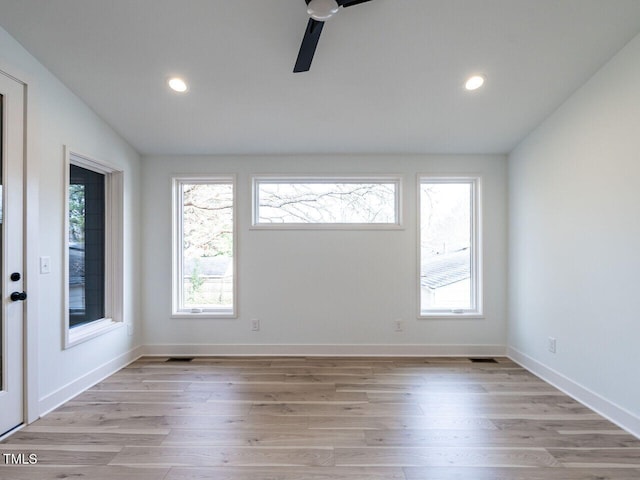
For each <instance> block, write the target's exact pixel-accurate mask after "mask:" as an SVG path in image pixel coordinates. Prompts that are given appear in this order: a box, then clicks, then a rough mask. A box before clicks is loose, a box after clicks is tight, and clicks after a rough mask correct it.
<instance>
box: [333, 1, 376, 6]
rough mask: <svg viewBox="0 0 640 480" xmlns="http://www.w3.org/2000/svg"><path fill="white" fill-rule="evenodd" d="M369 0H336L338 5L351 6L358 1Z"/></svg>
mask: <svg viewBox="0 0 640 480" xmlns="http://www.w3.org/2000/svg"><path fill="white" fill-rule="evenodd" d="M370 1H371V0H338V5H340V6H341V7H344V8H347V7H353V6H354V5H358V4H360V3H365V2H370Z"/></svg>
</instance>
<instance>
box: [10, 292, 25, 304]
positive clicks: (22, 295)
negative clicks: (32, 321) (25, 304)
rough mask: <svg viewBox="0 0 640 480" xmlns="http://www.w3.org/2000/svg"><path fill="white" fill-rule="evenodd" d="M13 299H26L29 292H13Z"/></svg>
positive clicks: (15, 300)
mask: <svg viewBox="0 0 640 480" xmlns="http://www.w3.org/2000/svg"><path fill="white" fill-rule="evenodd" d="M10 298H11V300H13V301H14V302H17V301H18V300H21V301H22V300H26V299H27V292H13V293H12V294H11V297H10Z"/></svg>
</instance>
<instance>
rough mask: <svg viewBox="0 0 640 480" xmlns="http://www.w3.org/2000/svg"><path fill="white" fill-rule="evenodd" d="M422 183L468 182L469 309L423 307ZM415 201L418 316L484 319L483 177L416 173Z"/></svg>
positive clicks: (426, 317) (425, 317) (427, 317)
mask: <svg viewBox="0 0 640 480" xmlns="http://www.w3.org/2000/svg"><path fill="white" fill-rule="evenodd" d="M424 183H451V184H460V183H467V184H470V185H471V205H470V209H471V303H472V308H469V309H432V310H423V309H422V299H421V288H422V285H421V276H422V251H421V245H422V238H421V236H422V224H421V222H422V211H421V209H422V198H421V196H422V188H421V187H422V184H424ZM416 197H417V204H418V209H417V211H418V218H417V223H416V225H417V229H416V230H417V235H418V242H417V247H418V251H417V258H418V261H417V280H418V281H417V287H418V294H417V300H418V318H424V319H434V318H484V314H483V303H484V302H483V293H482V292H483V273H482V272H483V270H482V252H483V249H482V177H481V176H480V175H465V174H462V175H460V174H443V175H437V174H419V175H418V177H417V184H416Z"/></svg>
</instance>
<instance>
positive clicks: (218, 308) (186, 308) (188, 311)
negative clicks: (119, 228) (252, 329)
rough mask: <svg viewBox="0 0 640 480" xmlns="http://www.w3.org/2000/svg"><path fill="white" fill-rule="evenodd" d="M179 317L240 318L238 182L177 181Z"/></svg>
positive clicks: (210, 179)
mask: <svg viewBox="0 0 640 480" xmlns="http://www.w3.org/2000/svg"><path fill="white" fill-rule="evenodd" d="M173 182H174V185H173V189H174V235H173V239H174V241H173V243H174V274H173V278H174V281H173V315H174V316H178V317H180V316H194V315H196V316H218V317H219V316H226V317H229V316H234V315H235V298H236V292H235V290H236V288H235V285H236V282H235V262H234V260H235V243H236V242H235V230H236V229H235V201H234V184H235V180H234V178H233V177H227V176H215V177H181V178H174V181H173Z"/></svg>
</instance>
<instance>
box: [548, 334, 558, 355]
mask: <svg viewBox="0 0 640 480" xmlns="http://www.w3.org/2000/svg"><path fill="white" fill-rule="evenodd" d="M547 347H548V349H549V351H550V352H551V353H556V339H555V338H553V337H549V338H548V343H547Z"/></svg>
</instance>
